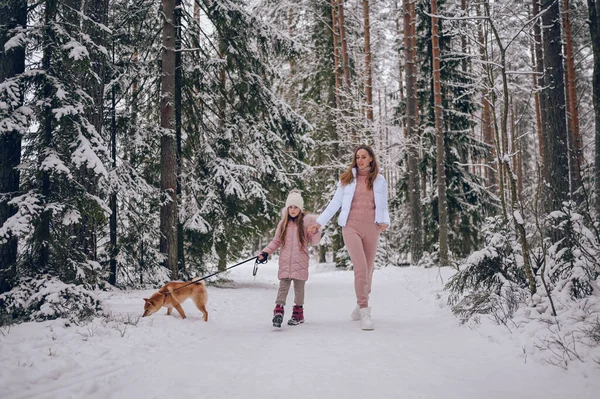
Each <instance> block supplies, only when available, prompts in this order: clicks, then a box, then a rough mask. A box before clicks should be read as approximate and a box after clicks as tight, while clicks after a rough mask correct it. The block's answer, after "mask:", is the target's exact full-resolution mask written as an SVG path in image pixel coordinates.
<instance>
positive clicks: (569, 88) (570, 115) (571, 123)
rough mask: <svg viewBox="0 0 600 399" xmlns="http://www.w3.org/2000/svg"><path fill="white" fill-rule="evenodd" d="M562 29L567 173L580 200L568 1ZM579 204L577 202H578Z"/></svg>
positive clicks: (564, 1) (574, 88)
mask: <svg viewBox="0 0 600 399" xmlns="http://www.w3.org/2000/svg"><path fill="white" fill-rule="evenodd" d="M562 6H563V12H562V20H563V29H564V31H565V42H564V47H565V66H566V68H565V84H566V90H565V96H566V101H567V121H568V133H569V173H570V177H571V194H572V195H573V196H574V198H576V197H579V198H581V193H580V194H579V195H576V194H575V192H576V191H577V190H578V189H579V188H581V185H582V180H581V164H582V161H583V158H582V150H581V148H582V146H581V135H580V133H579V112H578V111H577V77H576V74H575V59H574V58H575V56H574V52H573V33H572V28H571V9H570V6H569V0H562ZM578 202H579V201H578Z"/></svg>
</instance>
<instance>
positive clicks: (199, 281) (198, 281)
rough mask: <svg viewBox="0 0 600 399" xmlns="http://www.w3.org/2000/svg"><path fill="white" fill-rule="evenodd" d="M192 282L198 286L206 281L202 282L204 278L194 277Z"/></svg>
mask: <svg viewBox="0 0 600 399" xmlns="http://www.w3.org/2000/svg"><path fill="white" fill-rule="evenodd" d="M192 282H194V283H196V284H204V281H203V280H202V277H194V278H193V279H192Z"/></svg>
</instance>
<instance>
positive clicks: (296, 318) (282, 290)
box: [258, 189, 321, 327]
mask: <svg viewBox="0 0 600 399" xmlns="http://www.w3.org/2000/svg"><path fill="white" fill-rule="evenodd" d="M303 208H304V200H303V199H302V196H301V195H300V191H299V190H295V189H294V190H292V191H290V193H289V195H288V197H287V200H286V202H285V209H284V210H283V212H282V213H283V215H282V218H281V221H280V222H279V224H278V225H277V230H276V231H275V237H274V238H273V241H271V243H269V245H267V246H266V247H265V248H264V249H263V250H262V251H261V253H260V255H258V260H259V261H263V260H266V259H267V258H268V257H269V255H271V254H272V253H273V252H275V251H276V250H277V248H279V247H281V251H280V253H279V273H278V275H277V277H278V278H279V291H278V292H277V299H276V300H275V310H274V311H273V327H281V323H282V321H283V313H284V310H283V309H284V306H285V300H286V298H287V295H288V292H289V290H290V285H291V284H292V282H293V283H294V303H295V304H294V309H293V311H292V317H291V318H290V320H289V321H288V324H289V325H290V326H295V325H298V324H300V323H304V308H303V306H304V284H305V283H306V280H308V243H309V242H310V244H311V245H313V246H315V245H318V244H319V241H320V240H321V233H320V232H316V233H314V234H313V233H309V231H308V226H311V225H313V224H314V223H315V221H316V217H315V216H314V215H310V214H306V213H305V212H304V211H303Z"/></svg>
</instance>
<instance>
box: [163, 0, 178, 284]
mask: <svg viewBox="0 0 600 399" xmlns="http://www.w3.org/2000/svg"><path fill="white" fill-rule="evenodd" d="M175 3H176V0H163V1H162V6H163V16H164V18H165V19H164V21H163V31H162V77H161V90H160V93H161V97H160V107H161V115H160V117H161V118H160V126H161V128H162V135H161V140H160V146H161V151H160V169H161V179H160V186H161V190H162V192H163V198H162V204H161V208H160V233H161V237H160V252H162V253H164V254H165V255H166V261H165V264H164V265H165V267H167V268H168V269H169V270H170V271H171V279H173V280H176V279H177V278H178V275H179V273H178V270H177V261H178V257H177V148H176V143H175V132H174V127H175V126H174V125H175V112H174V111H175V109H174V100H175V51H174V50H175V24H174V21H175Z"/></svg>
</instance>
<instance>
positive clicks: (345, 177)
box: [340, 144, 379, 190]
mask: <svg viewBox="0 0 600 399" xmlns="http://www.w3.org/2000/svg"><path fill="white" fill-rule="evenodd" d="M358 150H365V151H367V152H368V153H369V156H370V157H371V158H373V160H372V161H371V170H370V171H369V176H368V177H367V188H368V189H369V190H372V189H373V182H374V181H375V178H377V175H378V174H379V164H378V163H377V158H375V152H373V149H372V148H371V147H369V146H368V145H364V144H363V145H359V146H358V147H356V149H355V150H354V156H353V157H352V162H351V163H350V166H349V167H348V169H347V170H346V171H345V172H344V173H342V175H341V176H340V181H341V182H342V186H347V185H348V184H350V183H352V180H354V174H352V169H354V168H356V153H357V152H358Z"/></svg>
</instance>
